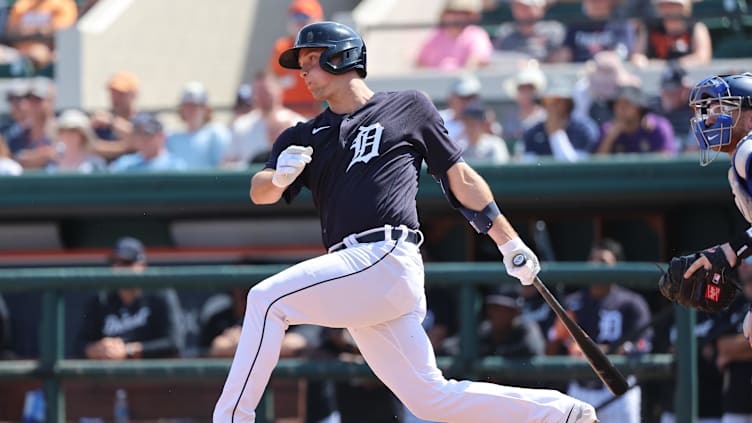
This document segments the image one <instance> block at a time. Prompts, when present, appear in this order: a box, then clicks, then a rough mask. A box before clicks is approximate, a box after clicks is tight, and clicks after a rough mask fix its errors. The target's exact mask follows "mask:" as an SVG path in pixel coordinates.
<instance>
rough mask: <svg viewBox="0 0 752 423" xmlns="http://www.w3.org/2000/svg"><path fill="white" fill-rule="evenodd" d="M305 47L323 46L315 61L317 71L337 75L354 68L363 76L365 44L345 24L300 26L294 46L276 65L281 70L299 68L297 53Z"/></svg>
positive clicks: (328, 23) (320, 23)
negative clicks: (336, 57)
mask: <svg viewBox="0 0 752 423" xmlns="http://www.w3.org/2000/svg"><path fill="white" fill-rule="evenodd" d="M306 47H324V48H326V50H325V51H324V52H323V53H321V58H320V59H319V62H320V64H321V68H322V69H324V70H325V71H327V72H329V73H333V74H335V75H339V74H342V73H345V72H349V71H351V70H353V69H355V70H356V71H357V72H358V74H359V75H360V76H361V77H362V78H365V77H366V45H365V43H364V42H363V39H362V38H360V35H358V33H357V32H355V31H353V30H352V28H350V27H348V26H347V25H343V24H341V23H337V22H315V23H312V24H309V25H306V26H304V27H303V28H301V29H300V31H299V32H298V35H297V37H295V44H294V45H293V47H292V48H291V49H289V50H285V51H284V52H282V54H280V55H279V64H280V65H281V66H282V67H283V68H288V69H300V64H299V63H298V52H299V51H300V49H301V48H306ZM337 55H339V56H340V57H341V60H340V61H339V63H336V64H335V63H332V58H333V57H335V56H337Z"/></svg>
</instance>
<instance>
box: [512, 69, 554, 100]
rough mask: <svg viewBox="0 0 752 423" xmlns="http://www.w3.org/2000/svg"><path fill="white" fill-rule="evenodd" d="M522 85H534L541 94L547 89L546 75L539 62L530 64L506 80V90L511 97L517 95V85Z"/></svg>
mask: <svg viewBox="0 0 752 423" xmlns="http://www.w3.org/2000/svg"><path fill="white" fill-rule="evenodd" d="M520 85H532V86H533V87H535V90H536V91H537V92H538V94H540V93H541V92H543V90H545V89H546V75H544V74H543V71H541V70H540V68H539V67H538V65H537V63H536V64H530V65H528V66H526V67H525V68H524V69H522V70H520V71H519V72H517V74H516V75H515V76H513V77H510V78H507V79H506V80H504V91H505V92H506V94H507V95H508V96H509V97H512V98H514V97H515V96H516V95H517V87H519V86H520Z"/></svg>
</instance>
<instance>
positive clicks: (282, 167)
mask: <svg viewBox="0 0 752 423" xmlns="http://www.w3.org/2000/svg"><path fill="white" fill-rule="evenodd" d="M312 154H313V147H311V146H308V147H303V146H300V145H291V146H289V147H287V148H286V149H285V150H284V151H283V152H281V153H279V157H277V169H276V170H275V171H274V175H273V176H272V183H273V184H274V185H276V186H278V187H280V188H287V186H289V185H290V184H291V183H293V181H294V180H295V178H297V177H298V176H300V174H301V173H302V172H303V168H305V167H306V165H307V164H308V163H311V155H312Z"/></svg>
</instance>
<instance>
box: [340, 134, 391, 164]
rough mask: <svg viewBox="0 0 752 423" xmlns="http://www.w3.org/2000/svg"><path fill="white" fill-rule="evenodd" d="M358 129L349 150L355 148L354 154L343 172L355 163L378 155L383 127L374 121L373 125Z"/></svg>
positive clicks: (365, 161)
mask: <svg viewBox="0 0 752 423" xmlns="http://www.w3.org/2000/svg"><path fill="white" fill-rule="evenodd" d="M358 131H359V132H358V136H357V137H355V139H354V140H353V143H352V146H350V150H355V154H353V158H352V160H350V164H349V165H347V169H346V170H345V172H347V171H349V170H350V168H351V167H352V165H354V164H355V163H358V162H360V163H368V161H369V160H371V159H372V158H374V157H376V156H378V155H379V144H381V133H382V132H384V127H383V126H381V124H380V123H379V122H376V123H374V124H373V125H368V126H361V127H360V128H358Z"/></svg>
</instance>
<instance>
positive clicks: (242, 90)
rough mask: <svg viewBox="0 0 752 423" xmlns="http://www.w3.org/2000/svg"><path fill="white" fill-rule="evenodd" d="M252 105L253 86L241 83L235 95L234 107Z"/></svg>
mask: <svg viewBox="0 0 752 423" xmlns="http://www.w3.org/2000/svg"><path fill="white" fill-rule="evenodd" d="M244 106H253V88H251V85H250V84H242V85H241V86H240V87H238V92H237V94H236V95H235V108H236V109H237V108H239V107H244Z"/></svg>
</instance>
